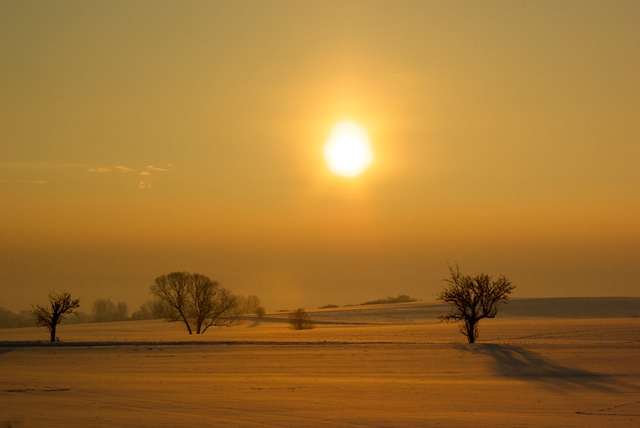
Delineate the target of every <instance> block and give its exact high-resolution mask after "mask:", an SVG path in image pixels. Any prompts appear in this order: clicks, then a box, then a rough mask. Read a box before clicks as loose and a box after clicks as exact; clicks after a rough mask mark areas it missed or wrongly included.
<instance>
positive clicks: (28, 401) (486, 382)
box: [0, 311, 640, 427]
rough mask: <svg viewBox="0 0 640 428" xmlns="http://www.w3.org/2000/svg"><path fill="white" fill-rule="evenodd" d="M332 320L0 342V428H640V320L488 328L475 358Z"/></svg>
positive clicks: (431, 333) (161, 326) (137, 326)
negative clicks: (312, 324) (298, 326)
mask: <svg viewBox="0 0 640 428" xmlns="http://www.w3.org/2000/svg"><path fill="white" fill-rule="evenodd" d="M336 314H337V312H336ZM338 315H339V317H337V318H336V319H339V321H335V323H331V322H330V320H329V318H327V316H325V319H326V320H328V321H326V320H325V322H323V323H322V324H319V325H318V326H317V327H316V328H315V329H313V330H309V331H293V330H290V329H289V328H288V326H287V325H286V323H283V322H281V320H278V319H276V318H273V319H269V318H267V319H266V320H265V321H263V322H251V321H245V322H244V323H243V324H242V325H240V326H238V327H233V328H224V329H216V330H210V331H208V332H207V333H206V334H205V335H203V336H189V335H187V334H186V332H183V331H182V329H181V328H180V325H178V324H168V323H164V322H162V321H138V322H123V323H110V324H85V325H63V326H61V327H60V330H59V336H60V338H61V340H62V342H61V343H57V344H53V345H50V344H46V343H43V342H34V341H37V340H43V339H44V338H45V335H46V332H45V331H44V330H42V329H35V328H34V329H31V328H26V329H11V330H0V364H1V365H0V427H4V426H12V427H57V426H78V427H114V426H115V427H127V426H131V427H133V426H136V427H137V426H149V427H163V426H164V427H185V426H187V427H247V426H251V427H254V426H255V427H336V426H341V427H374V426H375V427H412V426H415V427H418V426H419V427H430V426H444V427H461V426H475V427H500V426H502V427H513V426H521V427H527V426H529V427H554V426H555V427H590V426H591V427H603V426H611V427H636V426H640V364H638V361H640V352H639V351H640V318H615V319H553V318H516V317H505V318H496V319H494V320H486V321H485V322H483V323H481V330H480V343H477V344H474V345H468V344H465V343H464V340H463V339H464V338H463V337H462V336H461V335H460V334H459V333H458V332H457V328H456V326H455V325H447V324H437V323H434V322H431V321H429V322H426V321H425V322H415V320H414V322H411V323H404V324H401V323H393V322H389V320H388V318H385V320H386V321H385V322H381V323H375V322H372V320H371V317H370V316H369V318H368V321H367V322H362V319H363V318H362V317H363V316H364V312H363V313H361V314H359V315H358V314H357V311H353V312H352V315H349V314H348V313H347V312H346V311H345V312H342V313H339V314H338ZM369 315H370V313H369ZM350 317H351V319H352V320H353V323H352V324H349V322H348V319H349V318H350ZM317 318H318V319H321V318H322V314H320V313H318V314H317ZM25 341H27V342H25Z"/></svg>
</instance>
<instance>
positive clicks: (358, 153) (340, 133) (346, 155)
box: [324, 121, 373, 177]
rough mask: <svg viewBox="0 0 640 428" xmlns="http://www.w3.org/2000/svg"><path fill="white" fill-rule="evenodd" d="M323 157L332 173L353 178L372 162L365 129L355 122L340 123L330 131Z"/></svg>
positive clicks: (371, 153)
mask: <svg viewBox="0 0 640 428" xmlns="http://www.w3.org/2000/svg"><path fill="white" fill-rule="evenodd" d="M324 156H325V158H326V160H327V165H328V166H329V169H330V170H331V171H332V172H333V173H335V174H338V175H342V176H344V177H355V176H356V175H358V174H360V173H362V172H363V171H364V170H365V169H366V168H367V167H368V166H369V165H370V164H371V161H372V160H373V152H372V151H371V145H370V143H369V136H368V135H367V132H366V131H365V129H364V128H363V127H362V126H360V125H358V124H357V123H355V122H351V121H344V122H340V123H338V124H336V125H335V126H334V127H333V129H332V130H331V134H330V135H329V139H328V140H327V142H326V144H325V146H324Z"/></svg>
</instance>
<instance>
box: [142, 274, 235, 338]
mask: <svg viewBox="0 0 640 428" xmlns="http://www.w3.org/2000/svg"><path fill="white" fill-rule="evenodd" d="M150 292H151V294H153V295H154V296H156V297H158V298H159V299H161V300H162V301H164V302H165V303H166V304H167V306H168V307H169V308H170V309H171V312H170V315H169V316H168V317H167V318H168V319H169V321H182V322H183V323H184V325H185V327H186V328H187V331H188V332H189V334H193V332H194V331H195V333H196V334H202V333H204V332H205V331H207V329H208V328H209V327H211V326H227V327H228V326H232V325H236V324H238V320H239V316H240V314H239V313H238V311H237V306H238V302H237V299H236V297H235V296H234V295H233V294H231V292H230V291H229V290H227V289H226V288H223V287H221V286H220V284H219V283H218V282H216V281H212V280H211V279H209V278H208V277H207V276H205V275H200V274H198V273H194V274H191V273H189V272H172V273H170V274H167V275H162V276H159V277H157V278H156V279H155V281H154V283H153V285H152V286H151V290H150Z"/></svg>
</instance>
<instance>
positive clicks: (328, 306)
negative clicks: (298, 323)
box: [318, 305, 340, 309]
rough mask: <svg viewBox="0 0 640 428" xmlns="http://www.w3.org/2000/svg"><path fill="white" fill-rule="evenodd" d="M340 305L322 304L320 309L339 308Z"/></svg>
mask: <svg viewBox="0 0 640 428" xmlns="http://www.w3.org/2000/svg"><path fill="white" fill-rule="evenodd" d="M339 307H340V306H338V305H324V306H320V307H319V308H318V309H333V308H339Z"/></svg>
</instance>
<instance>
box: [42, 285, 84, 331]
mask: <svg viewBox="0 0 640 428" xmlns="http://www.w3.org/2000/svg"><path fill="white" fill-rule="evenodd" d="M78 307H80V299H72V298H71V295H70V294H69V293H68V292H67V291H65V292H63V293H60V294H56V293H55V292H54V291H51V292H50V293H49V307H44V306H40V305H36V306H33V305H32V308H33V309H32V311H31V313H32V314H33V316H34V317H35V319H36V325H38V326H40V327H46V328H47V329H48V330H49V332H50V333H51V341H52V342H55V341H56V327H57V326H58V324H59V323H60V322H61V321H62V320H64V319H65V318H66V317H67V315H70V314H75V313H76V312H74V311H73V310H74V309H76V308H78Z"/></svg>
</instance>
